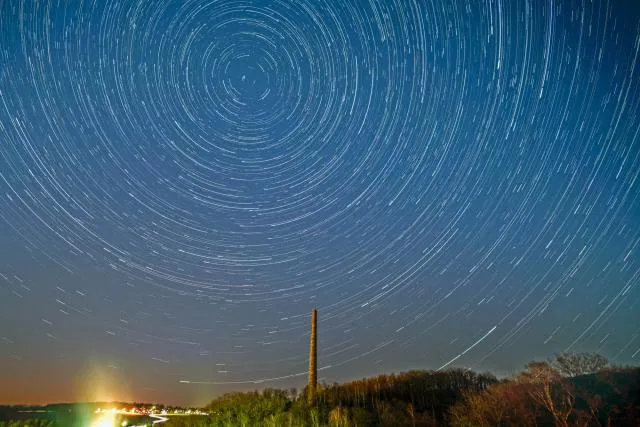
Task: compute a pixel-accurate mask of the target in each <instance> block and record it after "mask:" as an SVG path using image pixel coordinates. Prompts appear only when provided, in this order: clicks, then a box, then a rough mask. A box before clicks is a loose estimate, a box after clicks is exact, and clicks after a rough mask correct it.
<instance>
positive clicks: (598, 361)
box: [551, 353, 609, 377]
mask: <svg viewBox="0 0 640 427" xmlns="http://www.w3.org/2000/svg"><path fill="white" fill-rule="evenodd" d="M551 363H552V365H553V367H554V368H555V369H556V370H557V371H558V372H560V374H561V375H562V376H564V377H575V376H578V375H586V374H593V373H595V372H598V371H600V370H602V369H604V368H606V367H607V366H608V365H609V359H607V358H606V357H604V356H602V355H600V354H596V353H561V354H558V355H557V356H556V358H555V360H553V361H552V362H551Z"/></svg>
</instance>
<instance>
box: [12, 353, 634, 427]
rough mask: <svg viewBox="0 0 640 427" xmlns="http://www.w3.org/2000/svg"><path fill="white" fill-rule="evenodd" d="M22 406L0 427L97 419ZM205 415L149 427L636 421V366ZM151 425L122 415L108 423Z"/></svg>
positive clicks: (268, 396)
mask: <svg viewBox="0 0 640 427" xmlns="http://www.w3.org/2000/svg"><path fill="white" fill-rule="evenodd" d="M28 409H30V410H31V412H25V411H24V410H25V408H24V407H22V408H16V407H5V408H2V407H0V427H5V426H12V427H13V426H27V425H28V426H31V427H41V426H47V427H48V426H64V427H75V426H83V427H93V426H92V423H93V422H94V421H95V418H92V417H95V415H96V414H95V413H94V411H95V408H94V407H91V404H84V405H83V404H77V405H49V406H46V407H40V408H28ZM34 411H39V412H34ZM204 411H205V412H206V413H207V415H195V416H194V415H182V416H173V417H168V420H167V421H166V422H165V423H158V424H155V425H158V426H163V427H175V426H181V427H186V426H195V427H198V426H217V427H231V426H245V427H254V426H255V427H262V426H274V427H276V426H278V427H280V426H288V427H303V426H313V427H320V426H323V427H324V426H327V427H328V426H332V427H334V426H335V427H367V426H389V427H396V426H412V427H417V426H422V427H435V426H453V427H462V426H505V427H507V426H518V427H521V426H523V427H526V426H561V427H563V426H564V427H569V426H585V427H587V426H594V427H595V426H640V368H622V367H615V368H613V367H609V366H608V362H607V361H606V359H604V358H602V357H600V356H597V355H591V354H578V355H559V356H557V357H556V359H554V360H552V361H549V362H531V363H529V364H528V365H527V367H526V370H524V371H523V372H521V373H519V374H518V375H516V376H514V377H512V378H509V379H503V380H500V381H499V380H498V379H497V378H496V377H495V376H493V375H492V374H478V373H475V372H473V371H470V370H460V369H453V370H449V371H441V372H433V371H412V372H406V373H402V374H398V375H393V374H392V375H380V376H378V377H374V378H367V379H362V380H358V381H353V382H350V383H345V384H333V385H322V386H318V391H317V394H316V395H315V397H312V396H309V395H308V394H306V392H305V391H303V392H302V393H300V394H298V393H297V392H296V390H294V389H291V390H277V389H267V390H262V391H260V392H258V391H256V392H249V393H231V394H227V395H224V396H222V397H220V398H217V399H215V400H213V401H212V402H211V403H210V404H209V405H208V406H207V407H206V408H204ZM27 419H32V420H33V421H27ZM36 419H37V420H36ZM7 420H13V421H7ZM153 421H157V420H154V419H150V418H149V417H143V416H139V417H134V418H125V417H123V418H117V419H116V420H114V423H113V426H114V427H115V426H116V425H123V422H124V425H130V426H132V425H152V423H153ZM100 427H106V426H103V425H100Z"/></svg>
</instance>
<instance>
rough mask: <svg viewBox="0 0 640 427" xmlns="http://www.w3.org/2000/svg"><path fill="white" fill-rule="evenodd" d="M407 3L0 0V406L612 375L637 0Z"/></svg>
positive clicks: (619, 318)
mask: <svg viewBox="0 0 640 427" xmlns="http://www.w3.org/2000/svg"><path fill="white" fill-rule="evenodd" d="M423 3H424V2H420V1H413V2H405V1H402V0H394V1H382V0H356V1H354V2H351V3H345V2H340V1H337V0H321V1H317V0H301V1H297V2H286V1H283V0H238V1H234V2H218V1H213V2H201V1H199V0H186V1H183V2H175V1H164V2H159V3H158V2H149V1H145V0H140V1H139V2H117V1H115V0H105V1H102V2H93V3H92V2H81V3H79V4H75V3H74V4H63V3H59V2H44V3H42V4H41V3H37V2H35V3H34V2H23V3H21V4H17V3H16V2H2V1H0V58H2V64H3V66H2V67H0V141H1V142H0V145H1V149H0V377H1V378H2V381H3V387H2V388H1V389H0V404H1V403H2V402H13V401H25V400H29V401H33V402H45V401H51V400H67V401H76V400H78V399H81V400H86V399H91V400H93V399H100V400H102V399H103V398H106V400H110V399H115V400H123V401H126V400H128V399H131V400H132V401H136V400H140V401H155V402H176V403H178V402H181V403H180V404H195V403H204V402H206V401H207V400H211V399H212V398H213V397H215V396H219V395H222V394H224V393H225V392H229V391H235V390H239V391H242V390H248V389H253V388H254V387H256V386H259V387H276V388H283V389H286V388H291V387H295V388H297V389H302V387H304V385H305V383H306V382H307V374H308V356H309V353H310V350H309V329H310V315H311V314H310V313H311V310H312V309H313V308H315V307H317V308H318V331H317V369H318V370H317V373H318V380H319V381H322V380H323V379H324V381H326V382H327V383H332V382H340V383H342V382H345V380H346V379H349V378H351V379H354V378H363V377H368V376H372V375H376V374H377V373H380V372H406V371H409V370H412V369H414V368H418V369H425V370H438V369H446V368H448V367H455V366H464V367H467V368H470V369H473V370H474V371H476V372H485V371H489V372H503V373H509V372H517V371H519V370H522V369H523V368H524V364H525V363H527V362H529V361H531V360H540V359H543V360H544V359H546V358H548V357H552V356H553V355H554V354H557V353H561V352H581V351H589V352H595V353H600V354H602V355H604V356H606V357H607V358H608V359H609V360H610V361H611V362H612V363H615V364H620V365H635V364H637V362H638V360H639V359H640V356H639V355H640V333H639V332H638V330H637V325H638V314H637V313H638V306H639V304H640V286H639V285H640V255H639V249H640V197H639V195H640V74H639V71H638V70H640V67H639V66H638V64H639V63H640V7H639V6H638V2H637V1H636V2H634V1H633V0H623V1H620V2H615V4H611V3H606V2H604V1H595V2H591V3H588V2H583V1H580V0H571V1H568V2H558V1H557V0H549V1H545V2H542V3H540V2H534V1H531V0H517V1H515V2H510V1H506V0H491V1H489V2H486V1H481V0H471V1H468V2H464V4H463V3H462V2H458V1H454V2H450V1H442V0H441V1H436V2H433V3H424V4H423ZM634 100H635V101H634ZM58 398H59V399H58Z"/></svg>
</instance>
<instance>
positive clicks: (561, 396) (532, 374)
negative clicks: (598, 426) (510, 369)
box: [521, 362, 575, 427]
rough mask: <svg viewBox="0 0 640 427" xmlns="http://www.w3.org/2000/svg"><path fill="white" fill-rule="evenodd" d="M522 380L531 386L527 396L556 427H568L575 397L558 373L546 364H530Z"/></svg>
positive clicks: (522, 375)
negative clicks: (539, 406)
mask: <svg viewBox="0 0 640 427" xmlns="http://www.w3.org/2000/svg"><path fill="white" fill-rule="evenodd" d="M522 380H523V381H525V382H528V383H530V384H531V385H532V386H533V388H532V390H531V391H530V392H529V394H530V395H531V397H533V399H534V400H535V401H536V402H537V403H539V404H540V405H542V406H543V407H544V408H545V409H546V410H547V411H548V412H549V413H550V414H551V416H552V417H553V421H554V424H555V425H556V427H569V416H570V415H571V414H572V412H573V405H574V403H575V396H574V393H573V392H572V390H571V387H570V385H569V384H568V383H567V382H565V381H562V378H561V375H560V372H558V371H557V370H556V369H555V368H554V367H553V366H551V365H550V364H549V363H547V362H530V363H529V364H527V371H525V372H524V373H522V374H521V381H522Z"/></svg>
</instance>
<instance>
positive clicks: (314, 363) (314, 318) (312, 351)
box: [308, 308, 318, 400]
mask: <svg viewBox="0 0 640 427" xmlns="http://www.w3.org/2000/svg"><path fill="white" fill-rule="evenodd" d="M317 345H318V310H316V309H315V308H314V309H313V311H312V312H311V339H310V342H309V385H308V388H309V399H310V400H314V399H315V397H316V386H317V384H318V347H317Z"/></svg>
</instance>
